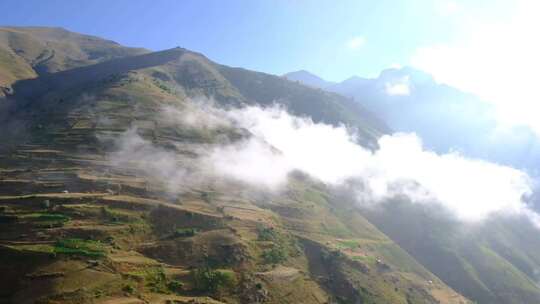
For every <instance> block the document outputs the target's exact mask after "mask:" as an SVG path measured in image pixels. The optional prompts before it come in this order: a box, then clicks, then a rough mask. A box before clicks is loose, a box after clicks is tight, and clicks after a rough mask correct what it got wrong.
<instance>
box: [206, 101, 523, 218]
mask: <svg viewBox="0 0 540 304" xmlns="http://www.w3.org/2000/svg"><path fill="white" fill-rule="evenodd" d="M229 116H230V117H231V118H232V119H233V120H234V121H236V123H238V124H239V125H240V126H243V127H245V128H247V129H248V130H250V132H252V133H253V134H254V135H255V136H256V138H258V139H256V141H254V142H248V143H244V144H242V146H235V147H234V148H225V149H223V148H220V149H218V150H216V151H214V153H213V155H212V157H211V159H212V160H213V163H215V164H217V167H216V169H217V170H218V171H221V172H222V173H224V174H228V175H229V176H232V177H234V178H237V179H240V180H243V181H244V182H247V183H255V184H260V183H263V184H264V185H267V186H271V187H279V185H282V184H284V183H285V182H286V179H287V174H288V173H289V172H291V171H292V170H295V169H297V170H301V171H304V172H306V173H308V174H310V175H311V176H314V177H316V178H318V179H320V180H322V181H324V182H327V183H330V184H340V183H342V182H344V181H346V180H348V179H350V178H355V179H356V178H360V179H361V180H363V181H364V183H365V185H366V186H367V188H366V189H363V190H362V192H361V195H360V196H362V197H364V198H365V197H368V198H369V199H370V200H374V201H380V200H383V199H385V198H388V197H391V196H393V195H396V194H405V195H407V196H409V197H410V198H411V199H412V200H413V201H415V202H418V203H429V202H433V201H439V202H441V203H442V204H443V205H444V206H446V207H448V208H449V209H450V210H452V211H454V212H455V214H456V215H457V216H458V217H460V218H461V219H464V220H480V219H483V218H484V217H486V216H488V215H489V214H491V213H493V212H515V213H518V212H527V210H528V209H526V207H524V205H523V203H522V201H521V198H522V196H523V195H525V194H528V193H530V191H531V183H532V182H531V180H530V178H529V177H528V176H527V174H525V173H523V172H521V171H519V170H516V169H513V168H510V167H505V166H500V165H497V164H493V163H489V162H486V161H481V160H475V159H469V158H465V157H463V156H461V155H460V154H457V153H450V154H443V155H438V154H436V153H434V152H431V151H426V150H424V149H423V148H422V143H421V141H420V139H418V137H416V136H415V135H414V134H395V135H386V136H383V137H382V138H381V139H380V140H379V145H380V149H379V150H377V151H376V152H371V151H368V150H366V149H364V148H362V147H361V146H359V145H357V144H355V143H354V140H353V136H351V134H349V133H348V132H347V130H346V129H345V128H343V127H333V126H329V125H325V124H319V123H313V122H312V121H311V120H309V119H305V118H298V117H294V116H291V115H289V114H287V113H286V112H285V111H283V110H282V109H277V108H272V109H266V110H263V109H261V108H257V107H249V108H245V109H241V110H234V111H231V112H230V113H229ZM262 142H264V143H268V144H269V145H271V146H272V147H275V148H276V149H277V150H278V151H279V153H278V152H276V151H274V150H272V149H271V148H270V146H269V145H266V144H261V143H262ZM418 185H421V186H418ZM359 193H360V192H359Z"/></svg>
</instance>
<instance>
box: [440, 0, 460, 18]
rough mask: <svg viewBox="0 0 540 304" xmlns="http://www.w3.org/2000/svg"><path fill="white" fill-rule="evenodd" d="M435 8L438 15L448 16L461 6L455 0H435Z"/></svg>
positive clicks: (457, 10)
mask: <svg viewBox="0 0 540 304" xmlns="http://www.w3.org/2000/svg"><path fill="white" fill-rule="evenodd" d="M435 5H436V10H437V12H438V13H439V14H440V15H443V16H450V15H453V14H456V13H457V12H459V11H460V10H461V6H460V5H459V4H458V3H457V2H455V1H446V0H442V1H437V2H436V4H435Z"/></svg>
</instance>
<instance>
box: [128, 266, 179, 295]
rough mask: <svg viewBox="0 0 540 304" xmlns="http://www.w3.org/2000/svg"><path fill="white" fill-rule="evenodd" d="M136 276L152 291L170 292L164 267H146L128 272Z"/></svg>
mask: <svg viewBox="0 0 540 304" xmlns="http://www.w3.org/2000/svg"><path fill="white" fill-rule="evenodd" d="M128 274H129V275H131V276H133V277H136V278H137V279H138V280H143V281H144V285H145V287H146V288H147V289H148V290H149V291H151V292H157V293H169V291H170V288H169V286H168V282H167V277H166V276H165V272H164V271H163V268H162V267H146V268H143V269H139V270H136V271H132V272H129V273H128Z"/></svg>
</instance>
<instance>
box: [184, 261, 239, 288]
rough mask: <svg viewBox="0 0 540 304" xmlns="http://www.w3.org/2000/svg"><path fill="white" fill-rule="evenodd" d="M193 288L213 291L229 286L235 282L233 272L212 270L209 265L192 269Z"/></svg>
mask: <svg viewBox="0 0 540 304" xmlns="http://www.w3.org/2000/svg"><path fill="white" fill-rule="evenodd" d="M192 276H193V282H194V285H195V289H197V290H198V291H200V292H211V293H215V292H217V291H218V290H219V289H221V288H223V287H231V286H232V285H234V283H235V276H234V272H232V271H226V270H214V269H211V268H209V267H205V268H200V269H195V270H193V271H192Z"/></svg>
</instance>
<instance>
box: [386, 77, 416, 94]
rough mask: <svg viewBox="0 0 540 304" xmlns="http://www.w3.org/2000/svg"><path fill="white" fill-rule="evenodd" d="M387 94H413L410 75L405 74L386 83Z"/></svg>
mask: <svg viewBox="0 0 540 304" xmlns="http://www.w3.org/2000/svg"><path fill="white" fill-rule="evenodd" d="M384 90H385V92H386V94H388V95H390V96H406V95H409V94H411V87H410V77H409V76H404V77H401V78H399V79H396V80H394V81H389V82H387V83H385V84H384Z"/></svg>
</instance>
